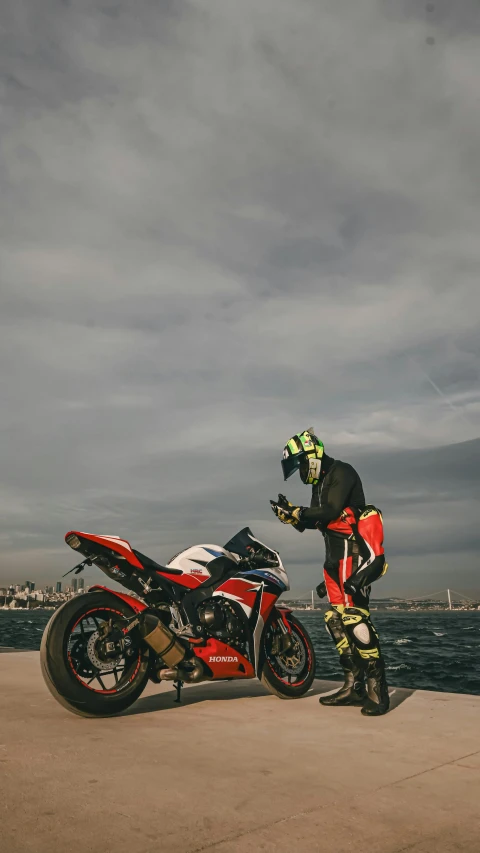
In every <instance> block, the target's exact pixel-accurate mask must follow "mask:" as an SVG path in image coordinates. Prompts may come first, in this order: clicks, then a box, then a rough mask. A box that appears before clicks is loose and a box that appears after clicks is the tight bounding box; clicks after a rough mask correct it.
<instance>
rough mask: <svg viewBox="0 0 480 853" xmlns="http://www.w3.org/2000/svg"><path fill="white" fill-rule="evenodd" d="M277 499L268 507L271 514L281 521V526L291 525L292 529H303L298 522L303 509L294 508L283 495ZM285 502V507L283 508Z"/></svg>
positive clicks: (299, 507)
mask: <svg viewBox="0 0 480 853" xmlns="http://www.w3.org/2000/svg"><path fill="white" fill-rule="evenodd" d="M278 497H279V501H270V505H271V507H272V512H274V513H275V515H276V516H277V518H278V519H279V521H281V522H282V524H292V525H293V526H294V527H299V526H300V527H303V525H302V524H301V521H300V514H301V512H302V509H303V507H301V506H294V505H293V504H291V503H289V502H288V501H286V498H284V497H283V495H279V496H278ZM282 499H283V500H282ZM280 501H281V503H280ZM285 501H286V503H287V506H285Z"/></svg>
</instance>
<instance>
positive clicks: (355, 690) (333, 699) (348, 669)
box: [318, 652, 366, 706]
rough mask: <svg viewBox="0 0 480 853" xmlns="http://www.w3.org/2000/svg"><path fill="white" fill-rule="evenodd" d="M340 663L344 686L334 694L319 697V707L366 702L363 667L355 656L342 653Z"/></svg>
mask: <svg viewBox="0 0 480 853" xmlns="http://www.w3.org/2000/svg"><path fill="white" fill-rule="evenodd" d="M340 663H341V665H342V668H343V672H344V674H345V684H344V685H343V687H342V688H341V689H340V690H337V692H336V693H331V694H330V695H329V696H320V699H319V700H318V701H319V702H320V704H321V705H335V706H336V705H363V704H364V702H365V700H366V692H365V684H364V673H363V666H362V665H361V663H360V662H359V661H358V660H357V656H356V655H355V654H351V653H350V652H344V653H343V654H341V655H340Z"/></svg>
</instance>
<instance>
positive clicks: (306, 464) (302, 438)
mask: <svg viewBox="0 0 480 853" xmlns="http://www.w3.org/2000/svg"><path fill="white" fill-rule="evenodd" d="M323 454H324V447H323V443H322V442H321V441H320V439H319V438H317V436H316V435H315V432H314V430H313V427H310V428H309V429H306V430H304V431H303V432H299V433H297V434H296V435H294V436H292V438H290V439H289V440H288V441H287V443H286V445H285V447H284V449H283V459H282V470H283V479H284V480H288V478H289V477H291V476H292V474H294V473H295V471H297V470H298V471H300V479H301V480H302V482H303V483H305V485H308V486H316V485H317V483H318V481H319V479H320V472H321V469H322V456H323Z"/></svg>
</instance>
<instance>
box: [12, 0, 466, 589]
mask: <svg viewBox="0 0 480 853" xmlns="http://www.w3.org/2000/svg"><path fill="white" fill-rule="evenodd" d="M2 8H3V13H2V21H1V30H0V33H1V50H0V68H1V77H0V101H1V112H0V121H1V134H0V152H1V178H0V181H1V183H0V191H1V201H2V204H1V212H0V215H1V223H0V224H1V231H0V233H1V238H0V239H1V244H2V245H1V257H0V263H1V278H0V286H1V312H0V323H1V334H0V353H1V359H2V371H1V380H0V381H1V407H0V426H1V444H0V454H1V467H0V470H1V478H0V519H1V521H0V542H1V556H0V583H2V582H5V581H8V580H17V581H18V580H24V579H25V578H27V577H28V578H32V579H35V580H36V581H37V583H39V584H41V583H43V582H53V581H55V580H56V579H57V578H58V577H59V576H60V574H61V572H62V571H66V570H67V569H68V568H69V567H70V566H71V565H73V562H74V561H75V557H74V554H73V552H71V551H69V549H67V547H66V546H65V544H64V541H63V537H64V534H65V532H66V531H68V530H69V529H72V528H74V529H80V530H90V531H97V532H101V533H115V534H119V535H122V536H125V537H126V538H129V539H130V540H131V542H132V544H133V545H134V547H135V546H136V547H137V548H139V549H140V550H142V551H144V552H146V553H148V554H150V555H151V556H152V557H154V558H156V559H157V560H158V561H160V562H162V561H166V560H167V559H168V558H169V557H170V556H171V554H172V553H173V552H175V551H177V550H179V549H180V548H181V547H182V546H186V545H189V544H193V543H194V542H199V541H204V542H205V541H207V542H218V543H223V542H225V541H226V540H227V539H229V538H230V536H231V535H232V534H233V533H235V532H236V530H237V529H239V528H240V527H243V526H244V525H245V524H250V526H251V527H252V528H253V530H254V531H255V533H256V534H257V535H258V536H260V537H263V538H264V539H265V540H267V541H268V542H270V543H272V544H273V545H274V546H277V547H278V548H279V549H280V550H281V551H282V554H283V556H284V559H285V562H286V564H287V567H288V568H289V572H290V576H291V583H292V587H293V588H294V590H296V591H304V590H307V589H310V588H311V587H312V585H314V584H316V583H317V582H318V573H319V566H320V564H321V560H322V556H323V542H322V539H321V537H320V536H319V535H317V534H316V533H313V532H312V533H310V534H305V535H303V536H302V537H300V536H298V535H297V534H296V533H294V532H293V531H292V530H291V529H289V528H285V527H283V526H282V525H280V524H279V522H278V521H277V520H276V519H275V518H274V517H273V515H272V514H271V511H270V508H269V503H268V500H269V498H271V497H275V496H276V494H277V493H278V491H283V490H284V484H283V481H282V475H281V469H280V457H281V452H282V449H283V445H284V444H285V441H286V440H287V439H288V438H289V437H290V435H291V434H292V433H295V432H297V431H298V430H301V429H304V428H305V427H308V426H310V425H313V426H314V427H315V428H316V430H317V432H318V434H319V435H320V437H321V438H323V440H324V442H325V444H326V447H327V451H328V452H329V453H330V454H331V455H333V456H335V457H337V458H340V459H344V460H346V461H350V462H351V463H352V464H354V465H356V466H357V467H358V469H359V472H360V474H361V476H362V478H363V480H364V485H365V488H366V492H367V499H368V500H370V501H372V502H375V503H377V504H378V505H380V506H381V508H382V509H383V510H384V513H385V523H386V549H387V553H388V556H389V562H390V571H389V574H388V576H387V577H386V578H385V579H383V580H382V581H381V589H380V584H379V585H378V588H377V590H376V592H377V593H378V594H379V595H388V594H397V593H398V594H404V593H405V594H414V593H417V594H419V595H420V594H422V593H427V592H430V591H435V590H440V589H442V588H445V587H447V586H451V587H453V588H454V589H458V590H460V591H463V592H466V593H470V594H472V595H473V594H475V593H477V594H478V593H480V554H479V552H480V533H479V524H478V518H479V515H480V489H479V475H480V439H479V437H478V436H479V434H480V336H479V326H480V284H479V269H480V241H479V236H478V235H479V226H480V213H479V202H480V189H479V183H478V176H479V174H480V110H479V95H478V92H479V79H480V11H479V8H478V2H477V0H455V3H453V2H452V0H435V2H434V3H427V4H425V3H423V2H417V1H416V0H363V2H361V3H359V2H358V0H345V1H344V2H342V3H338V0H296V2H295V3H292V2H291V0H242V2H240V3H239V2H238V0H135V3H132V2H127V0H120V2H119V0H63V2H60V0H42V2H37V0H10V2H8V0H7V2H5V3H4V4H3V6H2ZM286 485H287V486H288V488H286V492H287V495H288V497H290V499H293V500H295V501H298V502H300V503H302V502H303V503H308V499H309V494H308V490H307V489H306V488H305V487H303V486H302V485H301V483H300V482H299V481H296V482H293V481H289V483H288V484H286ZM94 577H95V578H97V579H99V577H98V573H96V574H95V573H92V572H91V573H90V574H89V575H88V576H87V581H88V580H90V581H92V580H93V578H94Z"/></svg>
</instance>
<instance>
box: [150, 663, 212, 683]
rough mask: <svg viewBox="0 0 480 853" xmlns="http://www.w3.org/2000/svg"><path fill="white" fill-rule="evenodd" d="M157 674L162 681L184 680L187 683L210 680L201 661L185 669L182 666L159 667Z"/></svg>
mask: <svg viewBox="0 0 480 853" xmlns="http://www.w3.org/2000/svg"><path fill="white" fill-rule="evenodd" d="M189 663H190V662H189ZM157 675H158V677H159V679H160V681H184V682H185V683H186V684H198V682H199V681H208V675H207V674H206V673H205V670H204V668H203V665H202V663H201V661H197V662H196V663H194V664H193V667H192V669H185V668H184V667H180V666H179V667H174V668H173V669H159V670H158V672H157Z"/></svg>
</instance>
